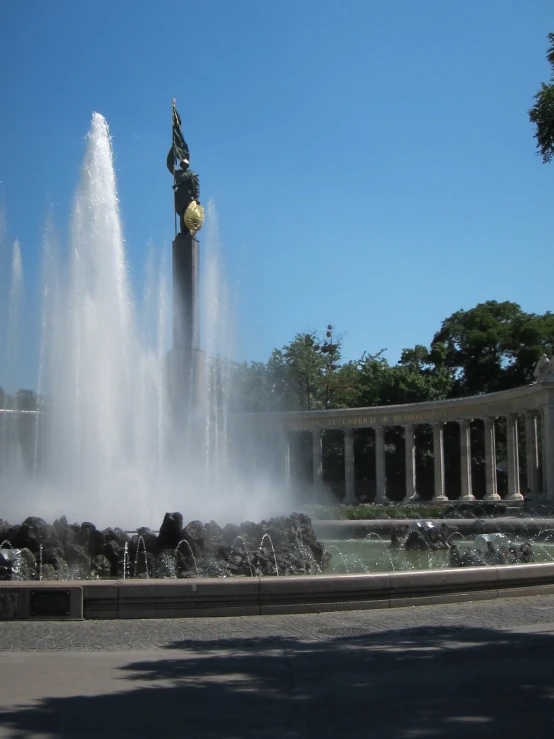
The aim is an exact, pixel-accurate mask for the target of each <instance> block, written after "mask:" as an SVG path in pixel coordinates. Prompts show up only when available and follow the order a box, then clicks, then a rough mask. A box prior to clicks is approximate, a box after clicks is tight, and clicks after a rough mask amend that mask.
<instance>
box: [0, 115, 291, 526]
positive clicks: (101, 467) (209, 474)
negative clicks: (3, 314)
mask: <svg viewBox="0 0 554 739" xmlns="http://www.w3.org/2000/svg"><path fill="white" fill-rule="evenodd" d="M207 210H208V213H207V216H208V217H207V224H206V230H205V231H204V232H203V233H204V234H205V237H204V239H203V244H202V249H203V254H202V258H203V265H202V274H203V286H202V293H203V296H202V297H203V300H202V306H203V309H202V315H201V324H202V329H203V336H204V342H203V343H204V346H205V350H206V355H207V361H206V371H205V381H204V387H203V395H204V402H203V404H202V405H201V407H200V409H198V410H197V411H195V412H194V413H193V414H191V415H190V416H189V418H187V419H186V420H185V422H184V423H183V424H181V426H180V427H179V428H177V429H176V428H175V425H174V422H173V419H172V417H171V402H170V398H169V397H168V395H167V385H168V383H167V375H168V348H169V334H170V329H171V320H170V315H169V308H170V306H171V299H170V295H169V284H170V281H169V277H170V275H169V269H168V260H167V259H166V258H161V259H160V258H158V259H157V258H156V254H155V250H154V249H152V248H151V250H150V252H151V253H150V257H149V259H148V263H147V270H146V279H145V294H144V299H143V302H142V310H140V306H139V307H138V308H137V306H136V305H135V301H134V298H133V295H132V292H131V288H130V284H129V279H128V274H127V268H126V258H125V245H124V239H123V233H122V227H121V220H120V213H119V203H118V197H117V188H116V179H115V173H114V168H113V156H112V145H111V139H110V136H109V130H108V126H107V123H106V121H105V119H104V118H103V117H102V116H101V115H99V114H97V113H95V114H94V115H93V119H92V126H91V130H90V133H89V136H88V142H87V150H86V154H85V158H84V162H83V165H82V168H81V177H80V183H79V186H78V189H77V194H76V197H75V202H74V207H73V215H72V219H71V238H70V248H69V250H68V253H67V255H66V259H65V260H62V261H58V258H57V247H56V244H55V239H54V237H53V235H52V229H51V227H50V226H48V227H47V229H46V234H45V238H44V242H43V278H42V285H41V290H42V295H41V302H42V307H41V317H40V321H41V336H42V338H41V347H40V367H39V371H38V378H39V391H40V392H44V393H45V394H46V396H47V397H48V399H49V401H48V407H47V408H46V409H45V412H44V413H43V414H41V416H40V417H38V418H37V419H36V420H35V419H34V418H33V419H32V420H33V429H34V430H33V433H34V443H33V446H32V448H33V455H32V456H33V459H32V464H31V465H30V466H29V465H27V470H26V472H23V471H22V470H21V469H18V472H17V477H16V479H15V480H14V476H13V474H6V473H5V472H2V476H1V477H0V493H1V495H0V499H1V500H2V510H1V511H0V515H1V516H2V517H4V518H8V519H11V520H15V521H17V520H21V519H23V518H24V517H26V516H28V515H40V516H42V517H44V518H47V519H50V520H51V519H53V518H54V517H56V516H60V515H66V516H68V517H69V518H70V519H71V520H83V519H90V520H92V521H94V522H95V523H98V524H100V525H107V524H108V523H109V524H110V525H116V524H121V525H124V526H126V527H132V526H138V525H145V524H146V525H155V524H158V523H159V522H160V521H161V517H162V516H163V513H164V512H165V511H168V510H180V511H181V512H182V513H183V514H184V516H185V518H188V519H191V518H194V517H201V518H209V517H213V518H217V519H219V520H220V521H227V520H237V519H238V518H244V517H253V518H256V517H261V516H264V515H272V514H275V513H279V512H288V511H290V508H291V503H290V498H289V493H288V491H287V490H286V489H285V487H284V485H282V483H279V482H278V481H277V480H276V479H271V477H270V475H269V474H268V473H267V472H266V471H265V470H266V469H267V465H265V464H264V461H263V460H264V457H263V450H259V449H257V448H256V447H255V446H251V447H249V449H248V450H247V451H248V453H247V454H246V458H249V461H250V463H249V465H245V464H244V459H245V455H244V451H245V450H244V449H243V450H242V452H243V454H242V459H241V460H240V461H239V460H237V459H236V455H235V454H234V452H233V449H232V448H231V447H230V442H231V441H232V434H231V432H230V430H229V428H230V426H229V425H230V418H229V412H228V409H229V397H230V395H231V392H232V388H231V381H230V372H229V360H228V358H229V356H231V351H232V346H233V330H232V320H231V316H232V310H231V309H230V302H229V296H228V291H227V287H226V283H225V279H224V275H223V269H222V260H221V254H220V252H221V244H220V239H219V234H218V227H217V216H216V212H215V207H214V206H213V204H211V205H210V206H209V207H208V209H207ZM166 251H167V250H166ZM22 289H23V281H22V267H21V253H20V251H19V245H17V244H16V245H15V246H14V255H13V260H12V277H11V291H10V312H9V320H8V337H10V340H9V341H8V346H9V347H12V345H13V348H9V350H8V353H7V361H9V362H11V366H12V368H13V367H15V366H16V358H14V357H16V355H17V340H18V338H19V330H18V315H19V309H20V305H21V299H22ZM141 315H142V316H143V320H140V318H139V316H141ZM10 342H11V343H10ZM6 369H8V368H6ZM8 376H10V375H8ZM5 415H6V414H4V416H5ZM4 423H5V421H4ZM242 438H243V439H244V438H250V439H253V438H254V436H253V435H250V436H249V437H244V436H242ZM236 447H237V445H236V444H235V445H234V448H235V449H236ZM4 456H5V455H4ZM12 456H13V455H12ZM239 468H240V471H239ZM5 469H6V468H5V465H4V470H5ZM246 469H249V470H250V472H249V474H246V472H245V470H246ZM276 477H279V476H278V475H277V476H276ZM14 481H15V482H16V483H17V487H18V490H19V491H21V494H20V495H16V496H14V495H11V494H9V493H10V491H11V490H13V484H14Z"/></svg>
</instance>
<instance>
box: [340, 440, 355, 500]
mask: <svg viewBox="0 0 554 739" xmlns="http://www.w3.org/2000/svg"><path fill="white" fill-rule="evenodd" d="M343 502H344V503H345V504H346V505H354V504H355V503H356V479H355V470H354V429H345V430H344V501H343Z"/></svg>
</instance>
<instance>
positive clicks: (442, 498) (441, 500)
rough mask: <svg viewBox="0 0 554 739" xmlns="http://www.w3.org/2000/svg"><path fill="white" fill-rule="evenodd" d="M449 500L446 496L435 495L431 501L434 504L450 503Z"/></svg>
mask: <svg viewBox="0 0 554 739" xmlns="http://www.w3.org/2000/svg"><path fill="white" fill-rule="evenodd" d="M448 500H449V498H447V497H446V495H434V496H433V497H432V499H431V502H432V503H448Z"/></svg>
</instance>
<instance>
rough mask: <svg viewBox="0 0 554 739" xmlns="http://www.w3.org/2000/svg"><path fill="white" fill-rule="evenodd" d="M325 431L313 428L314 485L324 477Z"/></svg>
mask: <svg viewBox="0 0 554 739" xmlns="http://www.w3.org/2000/svg"><path fill="white" fill-rule="evenodd" d="M322 445H323V431H321V429H313V431H312V480H313V484H314V486H315V485H317V483H318V482H321V481H322V479H323V461H322Z"/></svg>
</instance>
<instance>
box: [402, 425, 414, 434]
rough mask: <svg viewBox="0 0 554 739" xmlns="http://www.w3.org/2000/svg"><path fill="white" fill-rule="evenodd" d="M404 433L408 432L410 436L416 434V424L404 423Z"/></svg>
mask: <svg viewBox="0 0 554 739" xmlns="http://www.w3.org/2000/svg"><path fill="white" fill-rule="evenodd" d="M402 427H403V429H404V431H407V432H408V433H409V434H413V433H414V424H413V423H404V424H403V425H402Z"/></svg>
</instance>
